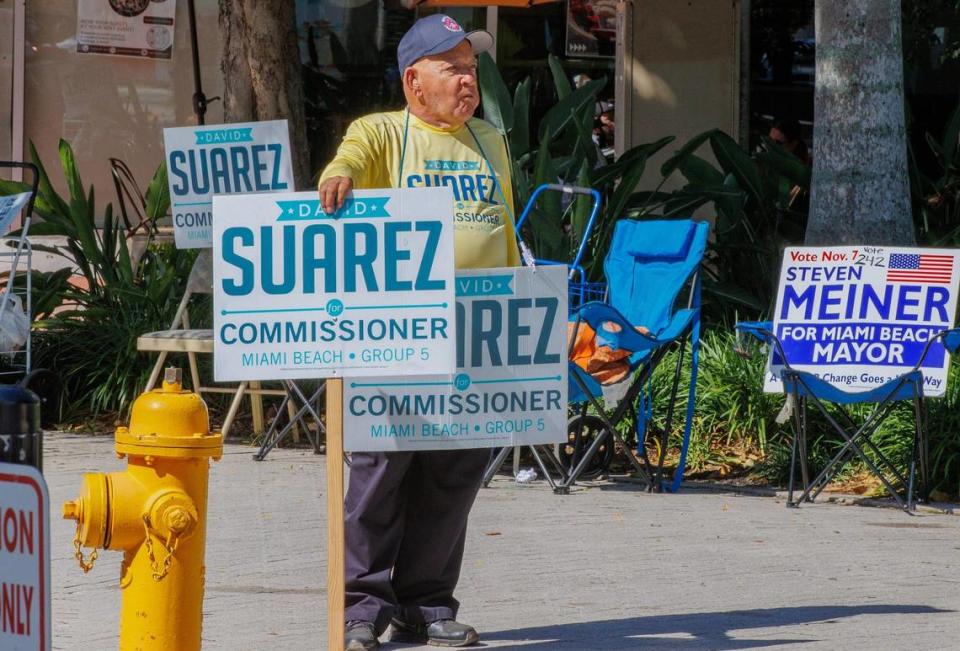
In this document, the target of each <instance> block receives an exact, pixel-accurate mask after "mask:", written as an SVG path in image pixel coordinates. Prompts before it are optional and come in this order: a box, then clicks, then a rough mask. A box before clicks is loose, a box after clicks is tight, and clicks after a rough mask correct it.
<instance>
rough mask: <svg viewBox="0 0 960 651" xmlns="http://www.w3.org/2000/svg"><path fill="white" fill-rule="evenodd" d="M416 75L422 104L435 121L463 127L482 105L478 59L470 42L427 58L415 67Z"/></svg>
mask: <svg viewBox="0 0 960 651" xmlns="http://www.w3.org/2000/svg"><path fill="white" fill-rule="evenodd" d="M411 67H412V68H413V69H414V70H415V71H416V83H417V84H419V90H420V95H419V98H420V101H421V102H422V104H423V106H424V107H425V108H426V109H427V110H428V111H430V112H431V113H432V114H433V115H434V117H436V118H438V119H439V120H441V121H442V122H445V123H447V124H451V125H460V124H463V123H464V122H466V121H467V120H469V119H470V118H471V117H472V116H473V112H474V111H476V110H477V106H478V105H479V104H480V92H479V90H478V89H477V59H476V57H475V56H474V55H473V48H472V47H470V43H469V42H468V41H463V42H462V43H460V44H459V45H458V46H457V47H455V48H453V49H452V50H448V51H447V52H442V53H440V54H436V55H432V56H427V57H423V58H422V59H420V60H419V61H417V62H416V63H414V64H413V65H412V66H411Z"/></svg>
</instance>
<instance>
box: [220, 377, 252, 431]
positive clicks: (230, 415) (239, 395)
mask: <svg viewBox="0 0 960 651" xmlns="http://www.w3.org/2000/svg"><path fill="white" fill-rule="evenodd" d="M246 390H247V383H246V382H241V383H240V386H238V387H237V392H236V393H235V394H233V400H231V401H230V409H228V410H227V417H226V418H224V419H223V427H222V428H221V429H220V431H221V433H222V434H223V438H227V435H228V434H229V433H230V427H231V426H232V425H233V419H234V418H236V416H237V411H239V409H240V401H242V400H243V394H244V392H245V391H246Z"/></svg>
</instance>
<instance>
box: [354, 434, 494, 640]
mask: <svg viewBox="0 0 960 651" xmlns="http://www.w3.org/2000/svg"><path fill="white" fill-rule="evenodd" d="M489 458H490V453H489V451H488V450H452V451H446V450H443V451H432V452H390V453H386V454H384V453H354V454H353V456H352V462H351V466H350V486H349V488H348V489H347V497H346V505H345V509H344V524H345V528H346V532H345V533H346V574H347V576H346V620H347V621H353V620H362V621H367V622H373V623H374V625H375V626H376V629H377V632H378V633H380V632H382V631H383V630H384V629H385V628H386V627H387V624H388V623H389V622H390V617H391V616H394V615H396V616H397V617H400V618H402V619H404V620H405V621H407V622H410V623H429V622H432V621H435V620H438V619H454V618H456V615H457V609H458V607H459V605H460V604H459V602H457V600H456V599H454V598H453V590H454V588H455V587H456V585H457V579H459V577H460V565H461V561H462V560H463V544H464V540H465V539H466V532H467V516H468V515H469V513H470V507H471V506H472V505H473V501H474V499H475V498H476V496H477V491H478V490H479V489H480V482H481V479H482V476H483V469H484V467H485V466H486V463H487V460H488V459H489Z"/></svg>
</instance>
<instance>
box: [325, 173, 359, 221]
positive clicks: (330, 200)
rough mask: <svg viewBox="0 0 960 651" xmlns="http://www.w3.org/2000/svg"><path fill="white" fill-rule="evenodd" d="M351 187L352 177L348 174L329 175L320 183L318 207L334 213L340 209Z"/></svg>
mask: <svg viewBox="0 0 960 651" xmlns="http://www.w3.org/2000/svg"><path fill="white" fill-rule="evenodd" d="M352 189H353V179H351V178H350V177H349V176H331V177H330V178H329V179H327V180H326V181H324V182H323V183H321V184H320V207H321V208H323V212H325V213H327V214H328V215H329V214H330V213H334V212H336V211H338V210H340V206H342V205H343V200H344V198H346V196H347V193H348V192H350V190H352Z"/></svg>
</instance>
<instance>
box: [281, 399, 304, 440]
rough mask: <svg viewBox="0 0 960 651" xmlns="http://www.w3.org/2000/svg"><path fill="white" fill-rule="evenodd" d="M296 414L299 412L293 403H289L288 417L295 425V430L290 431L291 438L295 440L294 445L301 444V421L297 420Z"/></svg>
mask: <svg viewBox="0 0 960 651" xmlns="http://www.w3.org/2000/svg"><path fill="white" fill-rule="evenodd" d="M278 413H279V412H278ZM296 414H297V410H296V408H295V407H294V406H293V403H292V402H288V403H287V416H288V417H289V418H290V422H291V423H293V429H291V430H290V436H291V437H292V438H293V442H294V443H299V442H300V421H299V420H298V419H297V415H296Z"/></svg>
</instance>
